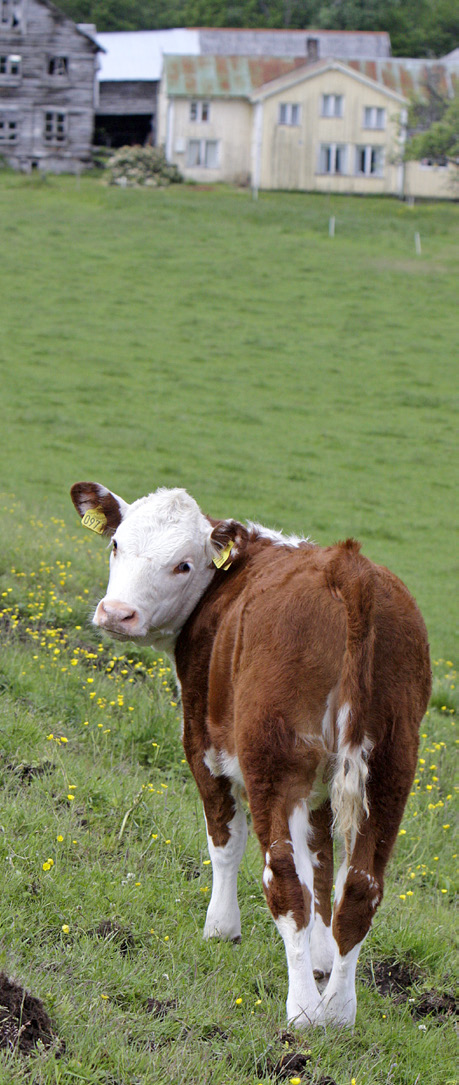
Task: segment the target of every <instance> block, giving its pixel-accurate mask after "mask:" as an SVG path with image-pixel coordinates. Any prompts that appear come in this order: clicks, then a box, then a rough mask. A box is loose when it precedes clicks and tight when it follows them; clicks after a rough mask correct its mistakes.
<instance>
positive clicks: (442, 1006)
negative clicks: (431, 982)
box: [410, 991, 458, 1024]
mask: <svg viewBox="0 0 459 1085" xmlns="http://www.w3.org/2000/svg"><path fill="white" fill-rule="evenodd" d="M410 1009H411V1012H412V1014H413V1017H435V1018H436V1019H437V1021H438V1023H439V1024H441V1023H442V1022H443V1021H446V1020H447V1019H448V1018H452V1017H457V1015H458V1005H457V999H456V998H455V997H454V995H450V994H447V993H446V994H442V993H441V992H440V991H425V993H424V994H423V995H420V997H419V998H418V999H416V1000H415V1002H414V1005H413V1006H411V1007H410Z"/></svg>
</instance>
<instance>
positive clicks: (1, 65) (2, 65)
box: [0, 53, 21, 75]
mask: <svg viewBox="0 0 459 1085" xmlns="http://www.w3.org/2000/svg"><path fill="white" fill-rule="evenodd" d="M20 74H21V57H20V56H17V55H16V54H15V53H12V54H11V55H10V56H0V75H20Z"/></svg>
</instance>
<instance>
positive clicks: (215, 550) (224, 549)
mask: <svg viewBox="0 0 459 1085" xmlns="http://www.w3.org/2000/svg"><path fill="white" fill-rule="evenodd" d="M210 522H211V524H212V533H211V536H210V546H211V558H212V561H213V563H214V565H216V566H217V569H220V568H222V567H223V568H224V569H229V567H230V565H232V564H233V561H236V558H240V557H241V556H242V554H243V553H244V550H245V548H246V546H247V540H248V537H249V533H248V531H247V528H246V527H244V525H243V524H240V523H239V522H238V521H237V520H211V521H210Z"/></svg>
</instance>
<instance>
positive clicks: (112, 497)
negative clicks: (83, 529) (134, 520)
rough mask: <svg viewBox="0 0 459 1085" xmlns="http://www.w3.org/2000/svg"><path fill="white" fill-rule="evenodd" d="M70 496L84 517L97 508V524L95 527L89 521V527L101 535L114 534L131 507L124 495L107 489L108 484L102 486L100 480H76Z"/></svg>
mask: <svg viewBox="0 0 459 1085" xmlns="http://www.w3.org/2000/svg"><path fill="white" fill-rule="evenodd" d="M70 496H71V498H72V501H73V504H74V505H75V508H76V510H77V512H78V514H79V515H80V516H81V518H82V519H83V517H84V516H85V515H86V513H91V512H92V511H96V510H97V515H96V516H95V523H96V525H97V526H95V527H94V526H93V525H92V524H91V523H88V527H93V530H94V531H97V533H98V534H99V535H109V536H110V537H111V536H112V535H114V534H115V531H116V529H117V527H118V524H120V523H121V520H122V519H123V516H125V515H126V512H127V510H128V508H129V505H128V504H127V502H126V501H123V499H122V497H118V495H117V494H113V493H112V492H111V490H107V487H106V486H101V484H100V482H75V484H74V485H73V486H72V489H71V490H70Z"/></svg>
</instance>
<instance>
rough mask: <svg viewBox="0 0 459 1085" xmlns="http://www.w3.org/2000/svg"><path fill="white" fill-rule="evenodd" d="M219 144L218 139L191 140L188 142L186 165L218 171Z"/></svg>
mask: <svg viewBox="0 0 459 1085" xmlns="http://www.w3.org/2000/svg"><path fill="white" fill-rule="evenodd" d="M218 152H219V144H218V140H217V139H190V140H188V148H187V156H186V164H187V166H191V167H193V166H203V167H204V169H208V170H217V169H218V165H219V162H218V157H219V154H218Z"/></svg>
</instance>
